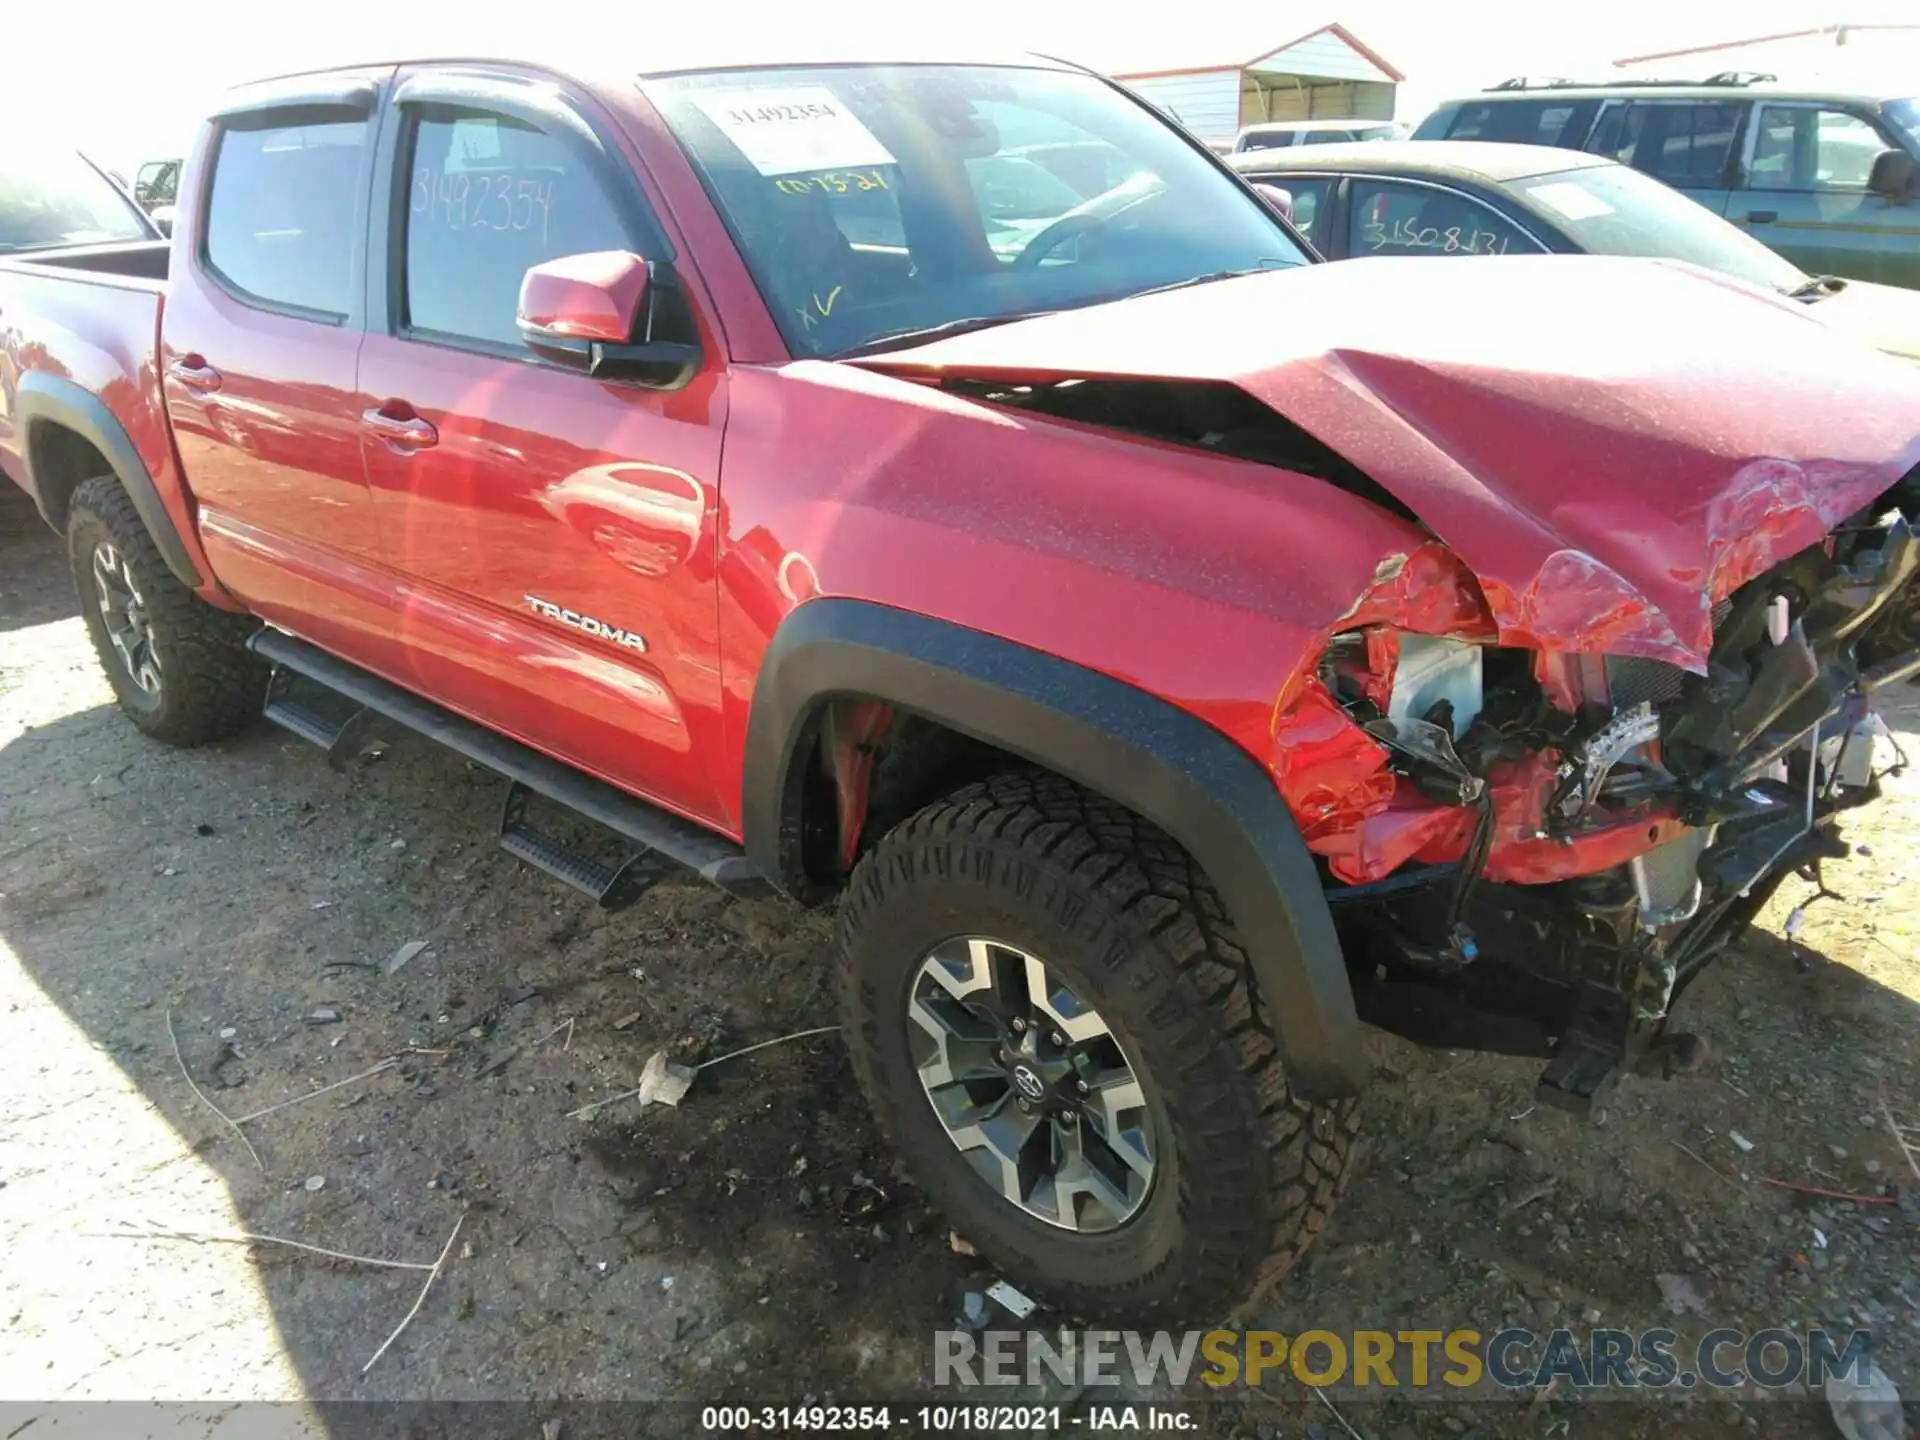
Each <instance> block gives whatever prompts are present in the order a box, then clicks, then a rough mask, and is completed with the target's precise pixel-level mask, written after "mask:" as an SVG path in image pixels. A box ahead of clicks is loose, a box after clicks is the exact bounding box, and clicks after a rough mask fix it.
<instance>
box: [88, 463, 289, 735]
mask: <svg viewBox="0 0 1920 1440" xmlns="http://www.w3.org/2000/svg"><path fill="white" fill-rule="evenodd" d="M67 558H68V562H69V564H70V565H71V567H72V570H73V582H74V586H75V588H76V589H77V590H78V592H79V596H80V611H81V614H82V616H84V618H85V620H86V625H87V633H88V635H89V636H91V637H92V639H93V648H94V650H95V652H96V653H97V654H98V655H99V657H100V664H101V667H102V668H103V669H104V670H105V671H106V672H107V679H108V681H109V683H111V684H112V686H113V691H114V694H115V696H116V697H117V698H118V699H119V701H120V708H121V709H122V710H124V711H125V712H126V713H127V716H128V717H129V718H130V719H131V720H132V721H133V723H134V724H135V725H137V726H139V727H140V729H141V730H143V731H144V732H145V733H147V734H148V735H151V736H153V737H154V739H156V740H163V741H165V742H166V743H168V744H169V745H198V744H201V743H203V742H205V741H208V740H218V739H222V738H224V737H226V736H229V735H234V734H237V733H238V732H240V731H241V730H243V729H245V728H246V727H247V726H248V725H249V724H251V723H252V721H253V719H254V718H255V717H256V716H257V715H258V714H259V713H260V706H261V703H262V701H263V699H264V698H265V695H266V683H267V669H266V665H265V664H264V663H263V662H262V661H261V660H260V659H259V658H258V657H257V656H255V655H254V654H253V653H252V652H251V651H249V650H248V649H247V648H246V641H247V636H248V634H249V633H250V632H251V631H252V630H253V628H254V627H255V625H256V624H257V623H258V622H256V621H254V620H252V619H251V618H250V617H248V616H245V615H234V614H231V613H229V612H227V611H225V610H216V609H215V608H214V607H213V606H211V605H209V604H207V603H206V602H205V601H204V600H201V599H200V598H199V597H198V596H196V595H195V594H194V593H193V592H192V591H191V590H189V589H188V588H187V587H186V586H185V585H183V584H181V583H180V581H179V579H178V578H177V577H176V576H175V575H174V573H173V572H172V571H171V570H169V569H168V568H167V566H166V562H165V561H163V560H162V559H161V558H160V551H159V547H157V546H156V545H155V544H154V543H153V537H152V536H151V535H149V534H148V533H147V527H146V523H145V522H144V521H142V520H141V518H140V512H139V511H137V510H135V509H134V508H133V501H131V500H130V499H128V498H127V492H126V491H125V490H124V489H123V488H121V485H120V482H119V481H118V480H117V479H115V478H114V477H113V476H111V475H103V476H101V477H99V478H98V479H94V480H89V481H87V482H86V483H85V484H83V485H82V486H81V487H80V488H79V489H78V490H77V491H76V492H74V497H73V503H72V505H71V506H70V507H69V510H68V514H67Z"/></svg>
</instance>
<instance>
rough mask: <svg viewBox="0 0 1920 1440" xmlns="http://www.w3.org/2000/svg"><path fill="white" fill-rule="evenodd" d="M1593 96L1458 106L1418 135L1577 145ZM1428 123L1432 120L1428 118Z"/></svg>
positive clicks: (1590, 116)
mask: <svg viewBox="0 0 1920 1440" xmlns="http://www.w3.org/2000/svg"><path fill="white" fill-rule="evenodd" d="M1597 108H1598V102H1596V101H1592V100H1488V101H1484V102H1480V103H1477V104H1471V105H1462V106H1460V107H1459V108H1458V109H1457V110H1456V111H1455V112H1454V114H1453V118H1452V120H1451V121H1450V122H1449V123H1448V124H1447V125H1446V127H1445V128H1444V129H1438V128H1436V129H1435V130H1434V131H1433V133H1432V134H1431V135H1428V134H1426V133H1425V132H1426V130H1427V126H1426V125H1422V126H1421V127H1420V130H1421V132H1422V133H1421V134H1419V135H1417V136H1416V137H1415V138H1417V139H1435V140H1441V139H1444V140H1501V141H1505V142H1507V143H1508V144H1512V145H1564V146H1566V147H1568V148H1569V149H1577V148H1578V147H1579V144H1580V140H1581V138H1582V137H1583V136H1584V135H1585V134H1586V130H1587V126H1588V125H1589V124H1590V123H1591V122H1592V120H1593V113H1594V111H1595V110H1596V109H1597ZM1429 123H1431V122H1429Z"/></svg>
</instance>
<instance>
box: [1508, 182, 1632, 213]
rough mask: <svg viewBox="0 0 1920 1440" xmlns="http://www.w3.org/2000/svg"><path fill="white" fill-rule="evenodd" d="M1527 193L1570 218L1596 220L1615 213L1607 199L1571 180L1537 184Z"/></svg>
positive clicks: (1550, 208)
mask: <svg viewBox="0 0 1920 1440" xmlns="http://www.w3.org/2000/svg"><path fill="white" fill-rule="evenodd" d="M1527 194H1528V195H1529V196H1530V197H1532V198H1533V199H1535V200H1538V201H1539V202H1540V203H1541V204H1542V205H1544V206H1546V207H1547V208H1548V209H1549V210H1552V211H1554V212H1555V213H1556V214H1558V215H1560V216H1562V217H1563V218H1565V219H1568V220H1594V219H1598V218H1599V217H1600V216H1602V215H1611V214H1612V213H1613V207H1612V206H1611V205H1609V204H1607V202H1606V201H1604V200H1602V199H1601V198H1600V197H1599V196H1598V195H1596V194H1594V193H1593V192H1592V191H1591V190H1588V189H1587V188H1586V187H1585V186H1583V185H1578V184H1576V183H1575V182H1573V181H1571V180H1556V181H1554V182H1553V183H1552V184H1551V185H1535V186H1532V187H1530V188H1529V189H1528V191H1527Z"/></svg>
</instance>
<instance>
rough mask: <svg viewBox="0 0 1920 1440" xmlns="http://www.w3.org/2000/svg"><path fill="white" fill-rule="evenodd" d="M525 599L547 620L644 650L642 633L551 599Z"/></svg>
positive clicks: (627, 646)
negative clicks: (608, 622) (599, 618)
mask: <svg viewBox="0 0 1920 1440" xmlns="http://www.w3.org/2000/svg"><path fill="white" fill-rule="evenodd" d="M526 601H527V604H528V605H530V606H532V607H533V612H534V614H536V615H544V616H546V618H547V619H549V620H558V621H559V622H560V623H561V624H562V625H571V626H572V627H573V628H574V629H576V630H582V631H585V632H586V633H587V634H589V635H594V636H598V637H599V638H600V639H602V640H611V641H612V642H613V643H614V644H616V645H621V646H624V647H625V648H627V649H628V650H636V651H641V652H644V651H645V650H646V648H647V640H646V637H645V636H644V635H638V634H635V633H634V632H633V631H631V630H622V629H621V628H620V627H619V626H618V625H609V624H607V622H606V621H604V620H596V619H594V618H593V616H591V615H582V614H581V613H580V612H579V611H578V610H568V609H566V608H565V607H564V606H560V605H556V604H554V603H553V602H552V601H551V600H542V599H541V598H540V597H539V596H538V595H529V596H527V597H526Z"/></svg>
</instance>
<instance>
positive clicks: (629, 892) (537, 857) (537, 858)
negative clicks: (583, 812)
mask: <svg viewBox="0 0 1920 1440" xmlns="http://www.w3.org/2000/svg"><path fill="white" fill-rule="evenodd" d="M532 793H533V792H532V791H530V790H528V789H527V787H526V786H524V785H522V784H521V783H520V782H519V781H518V780H509V781H508V782H507V800H506V804H505V805H503V806H502V807H501V809H500V848H501V849H502V850H504V851H506V852H507V853H508V854H509V855H511V856H513V857H514V858H516V859H518V860H523V861H525V862H526V863H527V864H529V865H531V866H533V867H534V869H536V870H544V871H546V872H547V874H549V875H551V876H553V878H554V879H556V880H558V881H559V882H560V883H561V884H563V885H571V886H572V887H573V888H574V889H576V890H578V891H579V892H580V893H581V894H583V895H588V896H591V897H592V898H593V900H594V901H595V902H596V903H597V904H598V905H599V906H600V907H601V908H602V909H603V910H618V909H620V908H621V907H622V906H625V905H628V904H631V903H632V902H633V901H635V900H637V899H639V898H640V896H641V894H643V893H644V892H645V891H646V890H647V889H648V888H650V887H651V886H652V885H653V883H654V882H655V881H657V880H661V879H664V878H665V875H664V873H663V872H664V871H666V870H667V869H668V868H669V867H668V866H666V865H663V864H661V863H660V862H659V860H658V858H657V857H656V855H655V852H654V851H652V850H650V849H648V848H647V847H646V846H641V847H640V848H639V849H637V850H635V851H633V852H632V853H631V854H629V855H628V856H627V858H626V859H625V860H623V861H622V862H621V863H620V864H618V865H603V864H601V863H600V862H599V861H597V860H594V859H591V858H590V857H588V856H585V855H582V854H581V853H580V852H579V851H578V850H574V849H572V848H570V847H569V846H567V845H566V844H565V843H563V842H562V841H559V840H556V839H554V837H553V836H551V835H548V834H546V833H545V832H544V831H542V830H539V829H536V828H535V827H534V826H533V825H532V824H530V823H529V822H528V820H527V797H528V796H529V795H530V794H532Z"/></svg>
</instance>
